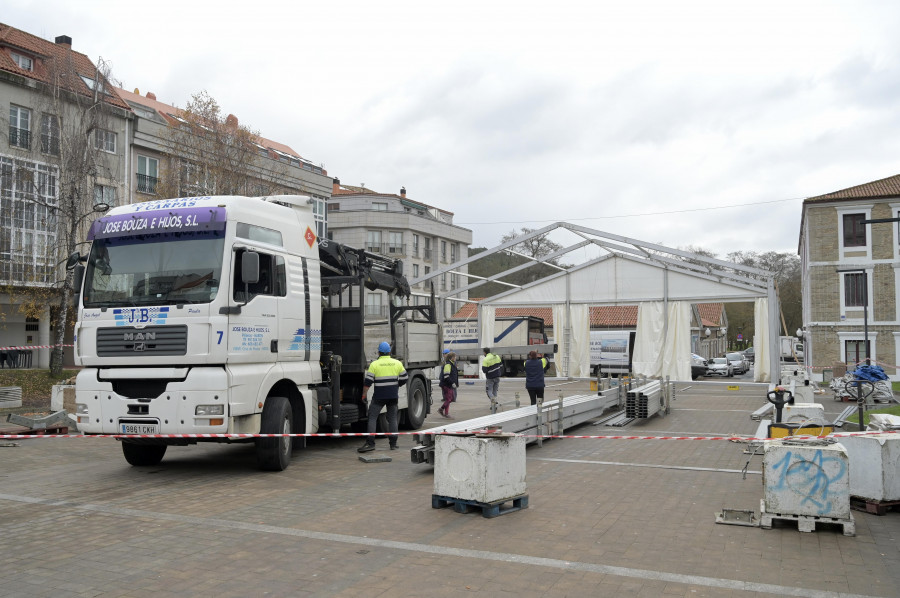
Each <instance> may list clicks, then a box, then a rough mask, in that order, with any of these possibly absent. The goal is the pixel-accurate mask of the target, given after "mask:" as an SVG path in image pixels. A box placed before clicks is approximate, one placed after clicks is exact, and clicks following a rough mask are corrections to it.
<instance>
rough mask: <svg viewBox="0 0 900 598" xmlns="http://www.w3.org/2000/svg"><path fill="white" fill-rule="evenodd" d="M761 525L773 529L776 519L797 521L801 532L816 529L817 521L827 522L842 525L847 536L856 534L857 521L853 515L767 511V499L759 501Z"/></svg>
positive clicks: (763, 527)
mask: <svg viewBox="0 0 900 598" xmlns="http://www.w3.org/2000/svg"><path fill="white" fill-rule="evenodd" d="M759 510H760V511H761V512H760V515H759V527H761V528H762V529H772V524H773V522H775V521H796V522H797V530H798V531H801V532H814V531H816V524H817V523H827V524H830V525H839V526H841V528H842V530H843V532H844V535H845V536H855V535H856V522H855V521H854V520H853V515H852V514H851V515H850V518H849V519H838V518H836V517H817V516H812V515H791V514H788V513H766V501H765V499H763V500H760V501H759Z"/></svg>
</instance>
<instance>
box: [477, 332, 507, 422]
mask: <svg viewBox="0 0 900 598" xmlns="http://www.w3.org/2000/svg"><path fill="white" fill-rule="evenodd" d="M482 351H484V360H482V362H481V371H482V372H484V378H485V382H484V392H486V393H487V398H488V400H489V401H490V402H491V407H492V412H493V407H494V406H495V403H496V402H497V393H499V392H500V374H501V373H502V371H503V362H502V361H501V360H500V357H498V356H497V355H494V354H493V353H491V348H490V347H484V348H483V349H482Z"/></svg>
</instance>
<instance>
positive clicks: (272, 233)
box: [234, 222, 284, 247]
mask: <svg viewBox="0 0 900 598" xmlns="http://www.w3.org/2000/svg"><path fill="white" fill-rule="evenodd" d="M234 234H235V236H237V237H238V238H241V239H248V240H250V241H258V242H260V243H268V244H269V245H277V246H278V247H283V246H284V244H283V241H282V239H281V231H277V230H274V229H271V228H266V227H264V226H256V225H255V224H246V223H244V222H238V223H237V227H236V228H235V232H234Z"/></svg>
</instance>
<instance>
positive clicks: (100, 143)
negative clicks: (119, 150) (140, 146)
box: [94, 129, 116, 154]
mask: <svg viewBox="0 0 900 598" xmlns="http://www.w3.org/2000/svg"><path fill="white" fill-rule="evenodd" d="M94 147H95V148H96V149H98V150H103V151H104V152H109V153H110V154H114V153H116V134H115V133H113V132H112V131H107V130H106V129H97V131H96V132H95V133H94Z"/></svg>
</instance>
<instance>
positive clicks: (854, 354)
mask: <svg viewBox="0 0 900 598" xmlns="http://www.w3.org/2000/svg"><path fill="white" fill-rule="evenodd" d="M871 342H872V341H869V345H868V348H869V349H871ZM866 348H867V347H866V342H865V341H844V350H845V351H846V356H847V364H848V365H855V364H857V363H860V362H862V361H865V360H866ZM869 355H871V353H869Z"/></svg>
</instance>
